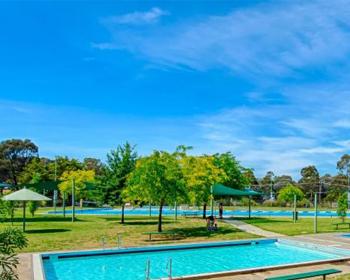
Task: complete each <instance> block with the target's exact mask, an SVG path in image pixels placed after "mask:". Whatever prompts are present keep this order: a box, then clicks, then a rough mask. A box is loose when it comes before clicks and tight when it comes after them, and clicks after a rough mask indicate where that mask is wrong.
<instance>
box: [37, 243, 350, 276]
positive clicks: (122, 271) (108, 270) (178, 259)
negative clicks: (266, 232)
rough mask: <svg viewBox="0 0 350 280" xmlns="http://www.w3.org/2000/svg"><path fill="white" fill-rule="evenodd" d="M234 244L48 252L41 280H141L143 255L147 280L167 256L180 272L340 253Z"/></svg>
mask: <svg viewBox="0 0 350 280" xmlns="http://www.w3.org/2000/svg"><path fill="white" fill-rule="evenodd" d="M238 243H239V242H231V243H216V244H214V243H212V244H211V245H205V246H206V247H203V245H199V244H198V245H197V247H196V246H195V245H184V246H180V247H181V248H180V247H179V246H168V247H167V248H164V247H163V248H162V247H158V248H151V249H150V248H146V249H145V248H143V249H141V251H138V249H131V250H130V249H125V250H124V251H123V250H119V251H118V250H116V251H107V253H108V252H109V253H113V254H110V255H90V256H83V255H82V256H77V255H76V254H75V255H69V254H68V255H67V254H66V255H63V256H64V258H62V255H56V254H52V255H49V256H50V257H49V258H48V257H47V256H48V255H46V257H45V256H44V260H43V265H44V271H45V275H46V279H47V280H71V279H80V280H107V279H110V280H114V279H115V280H117V279H118V280H119V279H123V280H143V279H145V268H146V262H147V261H148V260H150V263H151V269H150V271H151V273H150V275H151V279H160V278H163V277H167V275H168V274H167V273H168V272H167V263H168V261H169V258H171V259H172V272H173V273H172V276H173V277H180V276H186V275H194V274H206V273H215V272H224V271H230V270H239V269H249V268H258V267H267V266H277V265H286V264H296V263H302V262H310V261H320V260H331V259H336V258H340V257H344V252H342V254H340V253H339V254H337V253H335V252H332V253H330V252H322V251H318V250H314V249H306V248H302V247H298V246H295V245H291V244H283V243H280V242H277V240H263V241H259V243H258V244H252V243H250V242H248V243H246V244H240V245H238ZM241 243H242V242H241ZM159 248H161V249H159ZM174 248H177V249H176V250H174ZM139 250H140V249H139ZM142 250H143V251H142ZM95 252H96V251H95ZM118 252H119V253H118ZM78 254H79V253H78ZM81 254H86V252H84V253H81ZM349 255H350V252H349ZM67 256H68V257H67Z"/></svg>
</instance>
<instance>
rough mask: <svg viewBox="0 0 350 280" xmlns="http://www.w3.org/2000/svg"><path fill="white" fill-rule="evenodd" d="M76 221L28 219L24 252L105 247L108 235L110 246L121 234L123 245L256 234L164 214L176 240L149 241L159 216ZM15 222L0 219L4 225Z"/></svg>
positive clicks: (43, 216)
mask: <svg viewBox="0 0 350 280" xmlns="http://www.w3.org/2000/svg"><path fill="white" fill-rule="evenodd" d="M77 218H78V220H77V221H76V222H74V223H72V222H71V218H70V217H67V218H63V217H62V216H52V215H46V214H37V215H36V216H35V217H34V218H30V217H28V219H27V222H28V223H27V232H26V236H27V238H28V240H29V246H28V247H27V248H26V249H25V250H23V252H39V251H55V250H75V249H89V248H101V239H102V238H103V237H105V238H106V241H107V244H108V245H107V246H111V247H112V246H116V240H117V236H118V234H121V236H122V244H123V246H140V245H150V244H164V243H173V242H201V241H214V240H230V239H246V238H253V237H256V236H254V235H252V234H248V233H245V232H242V231H239V230H237V229H235V228H233V227H232V226H230V225H227V224H225V223H221V222H219V230H218V231H217V232H208V231H207V229H206V223H205V221H204V220H202V219H199V218H182V217H179V218H178V220H177V221H176V222H175V221H174V218H173V217H164V224H163V228H164V230H174V231H176V232H177V233H178V238H177V239H176V240H175V241H174V240H172V239H166V238H165V237H160V238H159V237H155V238H156V240H155V241H151V242H150V241H148V240H147V239H148V236H147V235H144V234H143V233H144V232H148V231H156V229H157V217H155V216H154V217H145V216H143V217H139V216H137V217H135V216H133V217H128V216H126V220H125V224H123V225H122V224H120V217H118V216H110V215H109V216H87V215H86V216H78V217H77ZM21 221H22V220H21V212H20V211H18V212H16V218H15V222H14V225H13V226H14V227H18V228H21V226H22V224H21ZM6 226H11V223H9V222H5V223H0V229H1V228H4V227H6Z"/></svg>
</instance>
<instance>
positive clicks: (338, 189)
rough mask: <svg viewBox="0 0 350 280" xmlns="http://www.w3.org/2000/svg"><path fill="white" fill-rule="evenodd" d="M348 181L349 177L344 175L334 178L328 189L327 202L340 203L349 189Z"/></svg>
mask: <svg viewBox="0 0 350 280" xmlns="http://www.w3.org/2000/svg"><path fill="white" fill-rule="evenodd" d="M347 180H348V179H347V177H346V176H345V175H343V174H338V175H336V176H333V177H332V178H331V181H330V182H329V187H328V188H327V196H326V200H327V201H330V202H336V201H338V199H339V197H340V196H341V195H342V194H343V193H344V192H346V191H347V189H348V187H347Z"/></svg>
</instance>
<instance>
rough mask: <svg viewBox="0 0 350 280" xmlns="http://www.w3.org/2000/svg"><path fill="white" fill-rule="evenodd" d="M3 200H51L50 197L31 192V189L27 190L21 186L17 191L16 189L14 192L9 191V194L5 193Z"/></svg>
mask: <svg viewBox="0 0 350 280" xmlns="http://www.w3.org/2000/svg"><path fill="white" fill-rule="evenodd" d="M2 199H3V200H8V201H10V200H11V201H47V200H51V199H50V198H48V197H46V196H44V195H41V194H38V193H36V192H33V191H31V190H28V189H26V188H23V189H21V190H19V191H16V192H14V193H11V194H9V195H5V196H4V197H3V198H2Z"/></svg>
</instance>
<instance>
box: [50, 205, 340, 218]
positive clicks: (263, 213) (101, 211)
mask: <svg viewBox="0 0 350 280" xmlns="http://www.w3.org/2000/svg"><path fill="white" fill-rule="evenodd" d="M149 212H150V211H149V209H148V208H147V207H145V208H135V209H125V215H140V216H148V215H149ZM48 213H49V214H58V215H62V213H63V212H62V211H56V212H55V211H49V212H48ZM71 213H72V211H70V210H67V211H66V214H68V215H69V214H71ZM75 213H76V214H77V215H120V214H121V209H112V208H97V209H83V210H76V211H75ZM158 213H159V209H158V208H157V207H153V208H152V210H151V214H152V215H158ZM177 213H178V215H186V214H187V215H198V216H200V215H202V210H180V209H179V210H177ZM174 214H175V210H174V209H172V208H168V207H166V208H164V209H163V215H165V216H170V215H174ZM207 214H210V211H209V210H208V211H207ZM292 214H293V213H292V211H290V210H268V211H267V210H252V211H251V215H252V216H253V217H270V216H271V217H292ZM215 215H216V216H218V215H219V213H218V211H215ZM314 215H315V212H314V211H299V216H300V217H313V216H314ZM224 216H248V210H224ZM318 216H319V217H335V216H337V213H336V212H335V211H319V212H318Z"/></svg>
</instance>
